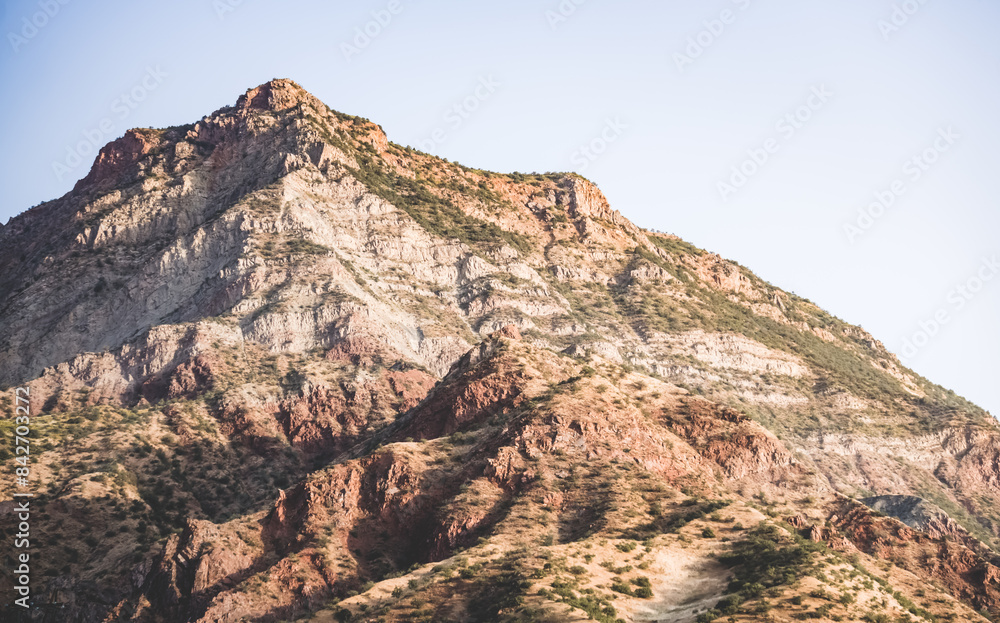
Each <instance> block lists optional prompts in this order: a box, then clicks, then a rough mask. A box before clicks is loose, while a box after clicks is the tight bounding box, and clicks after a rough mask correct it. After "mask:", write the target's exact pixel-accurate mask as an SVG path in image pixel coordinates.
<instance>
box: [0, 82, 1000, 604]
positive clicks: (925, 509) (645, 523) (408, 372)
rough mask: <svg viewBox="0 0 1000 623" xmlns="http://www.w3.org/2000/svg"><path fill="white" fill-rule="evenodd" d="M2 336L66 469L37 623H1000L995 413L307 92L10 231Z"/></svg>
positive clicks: (818, 318) (147, 153)
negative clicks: (398, 140) (806, 622)
mask: <svg viewBox="0 0 1000 623" xmlns="http://www.w3.org/2000/svg"><path fill="white" fill-rule="evenodd" d="M0 307H2V312H0V318H2V320H0V364H2V365H0V384H2V385H3V386H4V387H5V388H13V387H19V386H28V387H30V391H31V396H32V410H33V412H34V414H35V417H34V418H33V428H34V430H33V437H34V440H35V445H34V446H33V452H35V453H37V452H39V451H41V454H36V455H35V456H34V457H33V460H34V467H33V472H32V480H33V483H34V486H35V492H36V495H37V496H38V497H37V498H36V499H35V500H34V501H33V504H34V509H35V513H37V514H36V515H35V516H34V517H33V530H34V531H35V532H36V534H38V535H39V537H38V539H37V543H38V545H37V547H38V549H37V550H36V555H35V554H33V557H35V558H37V561H38V562H37V563H36V567H35V570H34V571H33V573H34V575H33V589H34V596H35V602H34V603H35V604H36V607H35V609H34V610H33V612H34V615H33V617H31V618H26V617H25V615H24V613H23V612H21V611H20V609H15V608H13V607H8V608H7V609H6V610H4V611H0V614H2V615H3V620H5V621H6V620H14V621H19V620H33V621H43V620H44V621H80V622H86V623H91V622H101V621H109V622H110V621H133V620H134V621H148V622H154V621H156V622H162V623H172V622H175V621H176V622H180V621H200V622H205V623H207V622H223V621H260V622H264V621H279V620H296V619H303V620H305V619H307V618H311V619H310V620H316V621H455V622H459V621H468V622H478V621H481V622H486V621H586V620H599V621H614V622H617V621H629V622H631V621H661V622H662V621H670V622H676V623H683V622H688V621H696V620H697V621H709V620H715V619H716V618H718V619H719V620H725V621H733V620H736V621H759V620H773V621H792V620H800V619H805V618H810V619H812V620H817V621H860V620H869V621H897V620H901V621H905V620H911V621H920V620H923V621H946V620H955V621H979V620H984V617H985V618H986V619H989V620H997V617H1000V570H998V568H997V566H995V565H996V564H997V556H996V554H995V552H994V549H995V548H996V547H997V544H998V543H1000V512H998V510H997V509H998V508H1000V430H998V427H997V424H996V422H995V420H994V419H993V418H992V417H991V416H990V415H989V414H988V413H986V412H984V411H983V410H982V409H979V408H978V407H976V406H974V405H972V404H970V403H968V402H967V401H965V400H963V399H961V398H960V397H958V396H956V395H955V394H954V393H952V392H949V391H947V390H945V389H943V388H941V387H938V386H937V385H934V384H933V383H931V382H930V381H928V380H926V379H923V378H921V377H919V376H918V375H916V374H915V373H913V372H912V371H910V370H908V369H906V368H905V367H903V366H902V365H901V364H900V362H899V361H898V360H897V359H896V357H895V356H894V355H892V354H891V353H889V352H888V351H887V350H886V349H885V347H884V346H883V345H882V344H881V343H880V342H879V341H878V340H877V339H875V338H874V337H873V336H871V335H869V334H868V333H866V332H865V331H863V330H862V329H860V328H858V327H855V326H851V325H849V324H847V323H845V322H842V321H840V320H839V319H837V318H835V317H833V316H831V315H830V314H828V313H826V312H825V311H823V310H821V309H819V308H818V307H817V306H816V305H814V304H812V303H811V302H809V301H806V300H803V299H801V298H799V297H797V296H795V295H793V294H790V293H786V292H783V291H781V290H780V289H778V288H775V287H774V286H772V285H770V284H768V283H767V282H765V281H764V280H762V279H760V278H759V277H757V276H755V275H754V274H753V273H751V272H750V271H748V270H747V269H746V268H743V267H741V266H738V265H736V264H734V263H732V262H729V261H727V260H725V259H723V258H721V257H720V256H718V255H715V254H712V253H709V252H706V251H703V250H700V249H697V248H695V247H693V246H692V245H690V244H687V243H685V242H684V241H682V240H680V239H678V238H676V237H673V236H669V235H664V234H657V233H653V232H650V231H647V230H643V229H641V228H639V227H637V226H635V225H634V224H632V223H631V222H629V221H628V220H627V219H625V218H624V217H623V216H622V215H621V214H619V213H618V212H616V211H614V210H613V209H612V208H611V206H610V205H609V204H608V202H607V200H606V199H605V197H604V196H603V194H602V193H601V192H600V190H599V189H598V188H597V187H596V186H595V185H593V184H592V183H591V182H589V181H587V180H585V179H583V178H581V177H579V176H577V175H574V174H544V175H537V174H530V175H528V174H518V173H515V174H510V175H502V174H497V173H491V172H487V171H481V170H477V169H469V168H467V167H463V166H461V165H459V164H456V163H450V162H447V161H444V160H441V159H438V158H436V157H433V156H430V155H428V154H424V153H421V152H418V151H415V150H413V149H409V148H405V147H402V146H399V145H395V144H393V143H390V142H389V141H388V139H387V137H386V135H385V134H384V132H383V131H382V129H381V128H380V127H379V126H378V125H376V124H374V123H371V122H370V121H367V120H365V119H361V118H358V117H352V116H348V115H344V114H341V113H337V112H335V111H333V110H331V109H330V108H328V107H327V106H326V105H325V104H323V103H322V102H320V101H319V100H317V99H316V98H315V97H313V96H311V95H310V94H308V93H307V92H306V91H304V90H303V89H301V88H300V87H299V86H298V85H296V84H295V83H293V82H291V81H288V80H275V81H272V82H269V83H267V84H265V85H262V86H260V87H257V88H255V89H251V90H250V91H248V92H247V93H246V94H244V95H243V96H241V97H240V98H239V100H238V101H237V102H236V104H235V106H232V107H227V108H223V109H221V110H218V111H216V112H215V113H213V114H211V115H209V116H207V117H204V118H203V119H201V120H200V121H198V122H197V123H194V124H192V125H188V126H182V127H174V128H168V129H164V130H152V129H137V130H130V131H129V132H128V133H127V134H126V135H125V136H124V137H123V138H121V139H119V140H117V141H115V142H113V143H110V144H108V145H107V146H105V147H104V148H103V149H102V150H101V152H100V154H99V156H98V157H97V159H96V161H95V163H94V165H93V168H92V169H91V171H90V173H89V174H88V175H87V177H85V178H84V179H82V180H81V181H80V182H79V183H78V184H77V185H76V187H75V188H74V190H73V191H72V192H70V193H68V194H67V195H66V196H64V197H62V198H59V199H57V200H54V201H51V202H48V203H45V204H42V205H40V206H37V207H35V208H32V209H31V210H29V211H27V212H25V213H23V214H21V215H20V216H18V217H16V218H14V219H12V220H11V221H10V222H9V223H8V224H7V226H6V227H3V228H2V229H0ZM11 394H12V392H10V391H7V392H5V395H11ZM3 405H4V406H3V409H4V411H3V419H2V420H0V429H2V431H3V434H4V435H5V436H6V437H7V438H10V436H11V435H10V434H11V431H12V429H13V415H14V408H13V405H12V403H11V402H10V401H5V402H4V403H3ZM0 458H2V459H3V466H4V470H5V472H4V474H3V475H2V477H3V478H4V479H5V482H10V479H11V478H12V475H11V474H9V473H7V472H9V471H10V470H11V468H12V466H13V463H12V461H11V460H9V459H10V458H11V454H10V451H9V450H8V449H6V448H4V449H0ZM0 500H2V501H0V530H3V531H4V534H3V535H2V536H3V538H4V539H5V540H6V539H10V538H11V537H12V535H13V532H14V522H13V521H12V520H11V517H12V516H13V515H12V511H13V503H12V502H11V501H10V500H11V497H10V494H9V493H7V492H2V493H0ZM6 556H7V555H6V554H5V557H6ZM11 562H12V561H11V560H7V561H6V562H5V565H4V566H5V568H6V569H10V568H12V564H11ZM11 581H12V579H11V576H10V575H4V576H3V577H2V581H0V584H2V586H0V589H2V590H3V591H5V593H4V594H9V593H10V592H11ZM865 617H867V618H865ZM879 617H884V618H879ZM907 617H908V618H907Z"/></svg>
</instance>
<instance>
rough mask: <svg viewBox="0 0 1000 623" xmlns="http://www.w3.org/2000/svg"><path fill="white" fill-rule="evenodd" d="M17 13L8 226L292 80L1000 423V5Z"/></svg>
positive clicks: (363, 5) (375, 2)
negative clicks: (80, 182) (865, 338)
mask: <svg viewBox="0 0 1000 623" xmlns="http://www.w3.org/2000/svg"><path fill="white" fill-rule="evenodd" d="M2 6H3V15H2V26H0V33H2V34H3V35H4V42H3V43H2V44H0V47H2V50H0V79H2V84H3V88H4V97H3V99H2V101H0V108H2V112H3V114H0V136H2V137H3V139H2V140H3V151H2V155H0V158H2V161H0V186H2V188H3V190H4V193H3V202H2V204H0V220H3V221H6V220H7V219H8V218H9V217H10V216H13V215H15V214H17V213H20V212H22V211H23V210H25V209H27V208H29V207H31V206H32V205H35V204H37V203H40V202H41V201H45V200H48V199H52V198H55V197H58V196H60V195H62V194H63V193H65V192H66V191H68V190H69V189H70V188H71V187H72V185H73V183H74V182H75V181H76V180H77V179H79V178H80V177H83V176H84V175H85V174H86V172H87V169H88V168H89V166H90V162H91V161H92V160H93V156H94V153H93V152H96V148H93V147H92V145H100V144H103V143H105V142H107V141H108V140H111V139H114V138H116V137H117V136H120V135H121V134H123V133H124V131H125V130H126V129H128V128H129V127H136V126H152V127H164V126H169V125H178V124H183V123H188V122H192V121H195V120H197V119H199V118H200V117H201V116H203V115H205V114H208V113H210V112H212V111H213V110H215V109H217V108H219V107H221V106H224V105H226V104H231V103H233V102H235V100H236V98H237V97H238V96H239V95H240V94H241V93H242V92H243V91H244V90H246V89H247V88H249V87H252V86H256V85H257V84H260V83H262V82H265V81H267V80H269V79H271V78H274V77H287V78H292V79H294V80H296V81H298V82H299V83H300V84H302V85H303V86H304V87H305V88H307V89H308V90H310V91H311V92H313V93H314V94H315V95H317V96H318V97H320V98H321V99H322V100H324V101H325V102H326V103H327V104H329V105H330V106H331V107H332V108H334V109H337V110H340V111H343V112H347V113H352V114H357V115H361V116H364V117H367V118H369V119H371V120H373V121H375V122H377V123H380V124H381V125H382V126H383V127H384V128H385V130H386V131H387V133H388V135H389V138H390V139H391V140H393V141H395V142H398V143H402V144H409V145H413V146H415V147H419V148H422V149H424V150H425V151H430V152H432V153H435V154H438V155H441V156H444V157H447V158H449V159H452V160H457V161H459V162H462V163H463V164H467V165H470V166H474V167H479V168H485V169H492V170H497V171H504V172H509V171H515V170H519V171H524V172H531V171H538V172H545V171H567V170H576V171H578V172H581V173H582V174H584V175H585V176H587V177H589V178H590V179H593V180H594V181H596V182H597V183H598V184H599V185H600V186H601V188H602V189H603V190H604V191H605V193H606V194H607V195H608V198H609V199H610V201H611V203H612V205H613V206H614V207H615V208H617V209H618V210H620V211H621V212H622V213H624V214H625V215H626V216H628V217H629V218H631V219H632V220H633V221H634V222H636V223H637V224H639V225H641V226H644V227H649V228H654V229H659V230H664V231H669V232H672V233H676V234H678V235H680V236H682V237H683V238H685V239H687V240H689V241H691V242H693V243H695V244H697V245H699V246H702V247H704V248H707V249H709V250H712V251H716V252H718V253H720V254H721V255H723V256H725V257H728V258H731V259H733V260H736V261H738V262H740V263H742V264H744V265H746V266H748V267H750V268H751V269H752V270H753V271H754V272H756V273H757V274H758V275H760V276H761V277H763V278H765V279H767V280H769V281H771V282H773V283H775V284H776V285H778V286H780V287H782V288H785V289H788V290H792V291H794V292H796V293H797V294H799V295H801V296H805V297H806V298H809V299H811V300H813V301H814V302H816V303H818V304H820V305H821V306H823V307H824V308H826V309H827V310H829V311H830V312H832V313H834V314H836V315H837V316H840V317H841V318H843V319H845V320H847V321H849V322H852V323H856V324H860V325H862V326H863V327H865V328H866V329H868V330H869V331H871V332H872V333H874V334H875V336H876V337H878V338H879V339H881V340H882V341H883V342H884V343H885V344H886V345H887V346H888V348H889V349H890V350H892V351H894V352H896V353H897V354H900V355H901V356H904V362H905V363H907V364H908V365H909V366H910V367H912V368H914V369H915V370H917V371H918V372H920V373H922V374H924V375H926V376H927V377H929V378H930V379H931V380H933V381H935V382H938V383H940V384H942V385H944V386H946V387H949V388H952V389H954V390H956V391H957V392H958V393H960V394H962V395H964V396H966V397H968V398H970V399H972V400H974V401H975V402H977V403H979V404H981V405H982V406H984V407H986V408H987V409H990V410H991V411H992V413H994V414H995V415H997V414H1000V383H998V382H997V376H998V372H1000V354H998V353H1000V331H998V329H997V326H996V320H997V317H998V312H1000V267H998V266H995V260H992V258H996V257H997V256H1000V236H998V233H1000V212H998V210H997V207H998V206H997V197H1000V175H998V174H997V171H998V169H1000V123H998V120H997V111H1000V81H998V77H1000V72H998V70H1000V37H998V36H997V34H996V33H997V32H998V31H1000V4H998V3H997V2H996V1H995V0H948V2H944V1H943V0H905V1H903V0H838V1H837V2H832V1H831V0H825V1H819V0H711V1H704V0H698V1H695V0H671V1H670V2H663V1H662V0H658V1H652V0H649V1H644V0H617V1H616V2H610V1H609V0H535V1H527V0H507V1H506V2H488V3H487V2H474V1H469V2H461V3H460V2H443V1H435V0H364V1H356V2H350V3H347V2H329V1H323V2H320V1H310V2H307V1H295V0H283V1H281V2H277V1H265V0H173V1H171V2H136V1H135V0H131V1H128V2H126V1H124V0H107V1H102V2H99V3H93V2H90V3H88V2H84V1H83V0H24V1H22V0H6V1H4V2H3V3H2ZM366 30H367V31H368V33H370V35H373V36H368V35H364V34H363V33H364V32H365V31H366ZM456 107H457V108H456ZM91 150H92V151H91ZM741 170H742V171H741ZM935 324H936V325H937V326H934V325H935Z"/></svg>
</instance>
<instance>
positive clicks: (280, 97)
mask: <svg viewBox="0 0 1000 623" xmlns="http://www.w3.org/2000/svg"><path fill="white" fill-rule="evenodd" d="M303 102H308V103H310V104H316V103H317V102H319V100H317V99H316V98H315V97H313V96H312V94H310V93H309V92H308V91H306V90H305V89H303V88H302V87H300V86H299V85H298V84H297V83H296V82H294V81H293V80H288V79H286V78H275V79H274V80H271V81H269V82H265V83H264V84H262V85H260V86H258V87H255V88H252V89H248V90H247V92H246V93H244V94H243V95H241V96H240V98H239V99H238V100H237V101H236V109H237V110H239V111H243V112H245V111H250V110H269V111H272V112H279V111H282V110H287V109H289V108H294V107H296V106H298V105H299V104H301V103H303Z"/></svg>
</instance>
